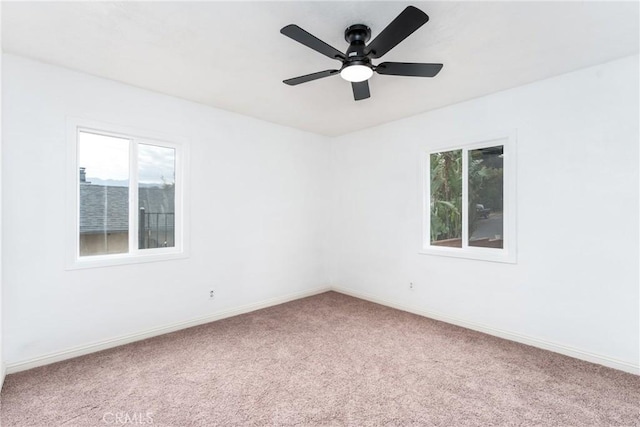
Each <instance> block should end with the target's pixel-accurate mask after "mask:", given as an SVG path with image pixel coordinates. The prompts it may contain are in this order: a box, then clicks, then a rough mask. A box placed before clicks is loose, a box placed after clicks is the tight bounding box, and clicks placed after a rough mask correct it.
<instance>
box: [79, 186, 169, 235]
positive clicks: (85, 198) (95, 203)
mask: <svg viewBox="0 0 640 427" xmlns="http://www.w3.org/2000/svg"><path fill="white" fill-rule="evenodd" d="M174 196H175V192H174V191H173V188H160V187H142V188H140V189H139V191H138V198H139V200H140V206H144V208H145V210H146V212H147V213H173V207H174V206H175V204H174V201H175V197H174ZM128 200H129V188H128V187H115V186H107V185H93V184H81V185H80V233H81V234H92V233H104V232H105V231H106V232H109V233H117V232H124V231H128V229H129V202H128Z"/></svg>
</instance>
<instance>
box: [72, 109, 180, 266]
mask: <svg viewBox="0 0 640 427" xmlns="http://www.w3.org/2000/svg"><path fill="white" fill-rule="evenodd" d="M81 131H85V132H89V133H94V134H98V135H105V136H112V137H117V138H123V139H128V140H129V141H130V144H129V251H128V252H127V253H121V254H106V255H91V256H82V257H81V256H80V174H79V173H78V170H79V169H78V168H79V167H80V165H79V162H78V135H79V133H80V132H81ZM139 144H148V145H154V146H158V147H166V148H173V149H174V150H175V228H174V230H175V246H174V247H166V248H148V249H138V226H139V222H138V208H137V207H138V204H137V203H138V175H137V174H138V172H137V164H138V152H137V149H138V145H139ZM67 147H68V153H67V158H68V161H67V179H66V181H67V209H68V214H67V219H68V223H67V225H66V227H67V236H68V237H67V256H66V269H67V270H75V269H82V268H98V267H108V266H116V265H125V264H137V263H143V262H155V261H165V260H172V259H183V258H188V256H189V253H188V248H189V245H188V236H189V227H188V224H189V222H188V221H187V218H188V211H187V207H188V205H187V203H186V200H187V189H188V183H187V174H186V173H185V170H186V168H187V162H188V145H187V143H186V141H185V140H184V139H183V138H179V137H167V136H166V135H163V134H159V133H155V132H150V131H141V130H139V129H134V128H130V127H127V126H120V125H114V124H109V123H101V122H97V121H93V120H85V119H78V118H68V119H67Z"/></svg>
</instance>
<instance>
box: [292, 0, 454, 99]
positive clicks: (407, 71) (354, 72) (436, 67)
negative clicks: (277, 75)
mask: <svg viewBox="0 0 640 427" xmlns="http://www.w3.org/2000/svg"><path fill="white" fill-rule="evenodd" d="M428 20H429V17H428V16H427V14H426V13H424V12H423V11H421V10H420V9H418V8H417V7H414V6H408V7H407V8H406V9H405V10H403V11H402V12H401V13H400V15H398V16H397V17H396V19H394V20H393V21H392V22H391V23H390V24H389V25H387V27H386V28H385V29H384V30H382V32H381V33H380V34H378V36H377V37H376V38H375V39H373V41H372V42H371V43H369V44H368V45H367V44H366V43H367V42H368V41H369V39H370V38H371V29H370V28H369V27H367V26H366V25H363V24H356V25H352V26H350V27H349V28H347V29H346V30H344V39H345V40H346V41H347V42H349V48H348V49H347V51H346V52H345V53H342V52H340V51H339V50H337V49H336V48H334V47H332V46H329V45H328V44H326V43H325V42H323V41H322V40H320V39H318V38H317V37H315V36H313V35H311V34H309V33H308V32H306V31H305V30H303V29H302V28H300V27H298V26H297V25H294V24H290V25H287V26H286V27H284V28H282V29H281V30H280V32H281V33H282V34H284V35H285V36H287V37H290V38H292V39H293V40H295V41H297V42H299V43H302V44H303V45H305V46H307V47H309V48H311V49H313V50H315V51H317V52H320V53H321V54H323V55H326V56H328V57H329V58H331V59H336V60H338V61H340V62H342V67H341V68H340V69H339V70H325V71H319V72H317V73H312V74H307V75H304V76H300V77H294V78H292V79H287V80H283V83H286V84H288V85H290V86H295V85H298V84H300V83H306V82H310V81H312V80H317V79H321V78H323V77H329V76H333V75H336V74H340V76H341V77H342V78H343V79H345V80H347V81H349V82H351V88H352V89H353V97H354V99H355V100H356V101H359V100H362V99H367V98H369V97H370V96H371V94H370V93H369V83H368V81H367V80H368V79H369V78H370V77H371V76H372V75H373V72H374V71H375V72H376V73H378V74H383V75H384V74H386V75H392V76H412V77H434V76H435V75H436V74H438V72H440V70H441V69H442V64H420V63H408V62H383V63H381V64H378V65H373V64H372V63H371V59H377V58H380V57H381V56H383V55H384V54H385V53H387V52H389V51H390V50H391V49H393V48H394V47H395V46H397V45H398V44H399V43H400V42H401V41H403V40H404V39H406V38H407V37H409V36H410V35H411V34H412V33H413V32H414V31H416V30H417V29H418V28H420V27H421V26H423V25H424V24H425V23H426V22H427V21H428Z"/></svg>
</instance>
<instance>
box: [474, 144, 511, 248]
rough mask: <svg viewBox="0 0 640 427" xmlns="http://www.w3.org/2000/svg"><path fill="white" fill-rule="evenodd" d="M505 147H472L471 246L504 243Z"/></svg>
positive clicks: (492, 245) (499, 245)
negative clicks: (503, 176) (503, 175)
mask: <svg viewBox="0 0 640 427" xmlns="http://www.w3.org/2000/svg"><path fill="white" fill-rule="evenodd" d="M503 148H504V147H503V146H502V145H499V146H496V147H489V148H482V149H479V150H469V246H480V247H485V248H500V249H501V248H503V246H504V244H503V239H504V236H503V226H504V224H503V218H502V206H503V187H504V185H503V179H502V172H503V170H504V166H503V160H504V154H503V153H504V149H503Z"/></svg>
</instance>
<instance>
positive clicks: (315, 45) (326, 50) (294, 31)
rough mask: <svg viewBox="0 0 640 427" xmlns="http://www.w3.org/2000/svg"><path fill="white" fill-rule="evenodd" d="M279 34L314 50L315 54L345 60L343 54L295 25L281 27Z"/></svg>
mask: <svg viewBox="0 0 640 427" xmlns="http://www.w3.org/2000/svg"><path fill="white" fill-rule="evenodd" d="M280 32H281V33H282V34H284V35H285V36H287V37H289V38H292V39H293V40H295V41H297V42H298V43H302V44H303V45H305V46H307V47H309V48H311V49H313V50H315V51H316V52H320V53H321V54H323V55H326V56H328V57H329V58H331V59H337V60H344V59H345V57H344V53H342V52H340V51H339V50H338V49H336V48H334V47H332V46H329V45H328V44H326V43H325V42H323V41H322V40H320V39H319V38H317V37H316V36H314V35H311V34H309V33H308V32H306V31H305V30H303V29H302V28H300V27H298V26H297V25H294V24H290V25H287V26H286V27H283V28H282V29H281V30H280Z"/></svg>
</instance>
